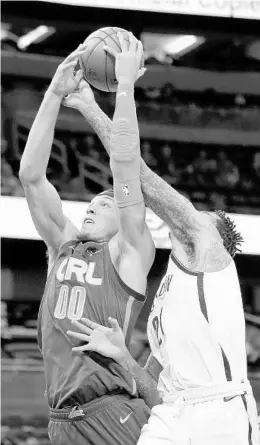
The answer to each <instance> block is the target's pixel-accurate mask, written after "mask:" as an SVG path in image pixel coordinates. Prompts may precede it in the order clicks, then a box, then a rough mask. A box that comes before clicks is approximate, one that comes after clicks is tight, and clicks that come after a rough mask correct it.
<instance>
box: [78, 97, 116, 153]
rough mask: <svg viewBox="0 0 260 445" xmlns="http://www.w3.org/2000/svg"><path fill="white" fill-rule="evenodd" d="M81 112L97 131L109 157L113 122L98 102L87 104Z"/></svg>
mask: <svg viewBox="0 0 260 445" xmlns="http://www.w3.org/2000/svg"><path fill="white" fill-rule="evenodd" d="M80 112H81V114H82V115H83V116H84V117H85V119H86V120H87V121H88V123H89V124H90V125H91V127H92V128H93V130H95V132H96V134H97V135H98V137H99V139H100V140H101V142H102V144H103V145H104V147H105V150H106V152H107V153H108V155H109V154H110V134H111V128H112V121H111V120H110V119H109V117H108V116H107V115H106V113H104V112H103V111H102V110H101V108H100V107H99V106H98V104H97V103H96V102H94V103H93V104H86V106H84V107H82V108H81V109H80Z"/></svg>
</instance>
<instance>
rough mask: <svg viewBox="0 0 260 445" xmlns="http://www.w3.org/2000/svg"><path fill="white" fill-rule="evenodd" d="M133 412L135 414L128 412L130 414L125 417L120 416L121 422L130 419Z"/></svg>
mask: <svg viewBox="0 0 260 445" xmlns="http://www.w3.org/2000/svg"><path fill="white" fill-rule="evenodd" d="M131 414H133V413H130V414H128V416H126V417H125V418H124V419H122V417H121V416H120V419H119V420H120V423H125V422H126V421H127V420H128V419H129V417H130V416H131Z"/></svg>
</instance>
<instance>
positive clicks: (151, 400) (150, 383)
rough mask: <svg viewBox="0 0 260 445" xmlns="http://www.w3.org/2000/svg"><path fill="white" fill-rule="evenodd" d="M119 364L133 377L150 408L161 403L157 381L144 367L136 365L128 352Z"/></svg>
mask: <svg viewBox="0 0 260 445" xmlns="http://www.w3.org/2000/svg"><path fill="white" fill-rule="evenodd" d="M120 365H121V366H122V367H123V368H124V369H125V370H126V371H128V372H129V373H130V374H131V375H132V377H133V378H134V379H135V382H136V385H137V389H138V391H139V393H140V395H141V397H142V398H143V399H144V401H145V403H146V404H147V405H148V406H149V407H150V408H152V407H153V406H155V405H159V404H160V403H161V400H160V396H159V393H158V391H157V382H156V381H155V380H154V379H153V377H152V376H151V375H150V374H149V373H148V372H147V371H146V370H145V369H144V368H141V366H139V365H138V363H137V362H136V361H135V360H134V359H133V357H132V356H131V354H130V353H129V354H128V355H127V356H126V357H125V358H124V359H122V360H121V361H120Z"/></svg>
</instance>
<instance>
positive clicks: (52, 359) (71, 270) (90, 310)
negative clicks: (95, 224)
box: [38, 241, 145, 408]
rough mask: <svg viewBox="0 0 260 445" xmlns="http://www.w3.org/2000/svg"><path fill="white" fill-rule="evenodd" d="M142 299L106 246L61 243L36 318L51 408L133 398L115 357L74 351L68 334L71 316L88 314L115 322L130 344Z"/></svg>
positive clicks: (130, 385) (130, 381) (132, 388)
mask: <svg viewBox="0 0 260 445" xmlns="http://www.w3.org/2000/svg"><path fill="white" fill-rule="evenodd" d="M144 300H145V297H144V295H141V294H139V293H137V292H135V291H133V290H132V289H130V288H129V287H128V286H127V285H126V284H125V283H124V282H123V281H122V280H121V278H120V277H119V275H118V273H117V271H116V270H115V268H114V266H113V264H112V261H111V258H110V252H109V247H108V244H106V243H105V244H98V243H93V242H86V243H78V242H75V241H71V242H69V243H66V244H64V245H63V246H62V248H61V249H60V251H59V254H58V257H57V260H56V261H55V264H54V266H53V268H52V271H51V273H50V275H49V278H48V280H47V283H46V287H45V291H44V295H43V299H42V302H41V306H40V310H39V317H38V340H39V346H40V349H41V352H42V355H43V359H44V367H45V377H46V397H47V401H48V404H49V406H50V407H53V408H61V407H64V406H70V405H72V404H74V405H75V404H84V403H86V402H89V401H91V400H93V399H95V398H97V397H100V396H103V395H105V394H109V393H114V392H125V391H127V392H128V393H130V394H132V395H133V397H137V396H138V394H137V392H136V385H135V382H134V380H133V378H132V376H131V375H130V374H129V373H128V372H127V371H125V370H124V369H123V368H122V367H121V366H119V365H118V364H117V363H116V362H115V361H114V360H112V359H110V358H106V357H103V356H101V355H100V354H97V353H95V352H91V351H88V352H86V353H83V354H82V353H75V352H73V351H72V347H73V346H78V345H79V344H80V342H79V341H77V340H76V339H75V340H74V339H71V337H69V336H68V335H67V330H75V328H74V326H73V324H72V323H71V320H80V319H81V318H82V317H87V318H89V319H90V320H92V321H94V322H97V323H99V324H101V325H104V326H109V327H111V326H110V325H109V322H108V317H113V318H116V319H117V320H118V323H119V325H120V327H121V328H122V329H123V332H124V334H125V338H126V345H127V346H129V342H130V338H131V334H132V331H133V327H134V325H135V322H136V319H137V317H138V315H139V312H140V310H141V308H142V306H143V303H144Z"/></svg>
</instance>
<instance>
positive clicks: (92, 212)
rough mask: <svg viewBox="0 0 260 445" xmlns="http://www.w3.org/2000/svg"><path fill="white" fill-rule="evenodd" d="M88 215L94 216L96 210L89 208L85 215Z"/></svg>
mask: <svg viewBox="0 0 260 445" xmlns="http://www.w3.org/2000/svg"><path fill="white" fill-rule="evenodd" d="M89 214H92V215H95V214H96V210H95V208H94V207H92V206H91V207H89V208H88V209H87V215H89Z"/></svg>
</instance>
